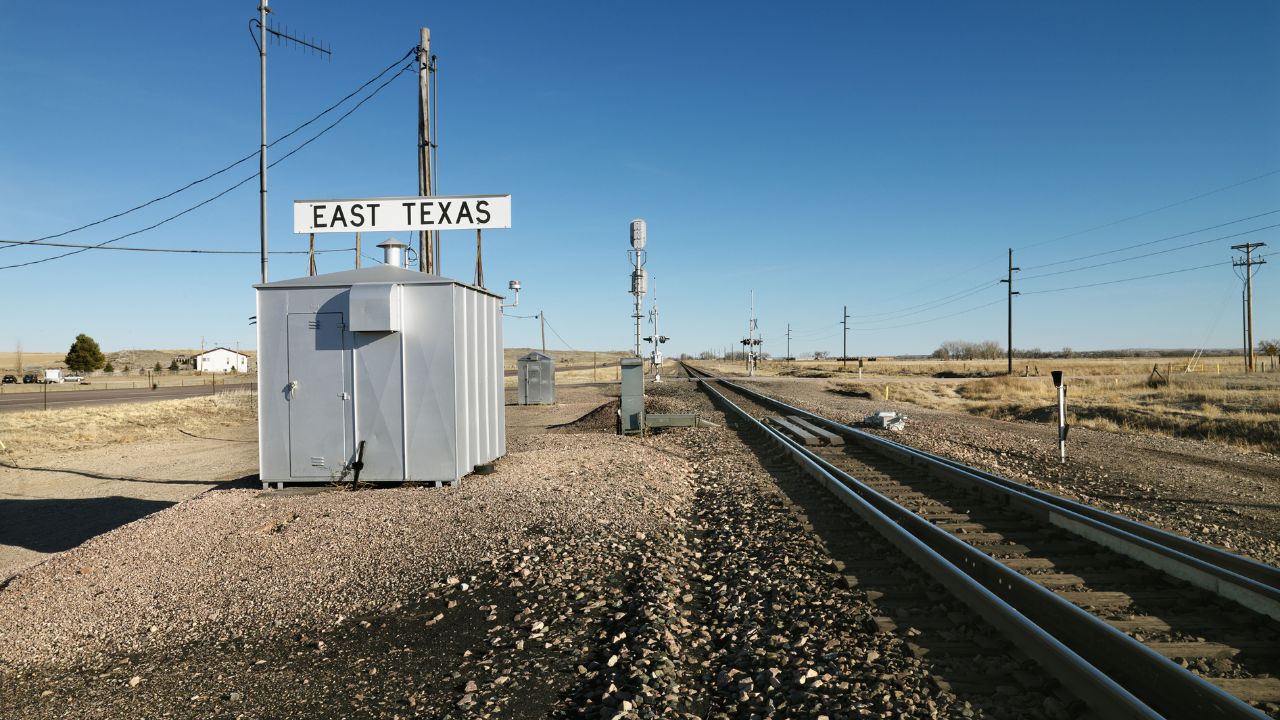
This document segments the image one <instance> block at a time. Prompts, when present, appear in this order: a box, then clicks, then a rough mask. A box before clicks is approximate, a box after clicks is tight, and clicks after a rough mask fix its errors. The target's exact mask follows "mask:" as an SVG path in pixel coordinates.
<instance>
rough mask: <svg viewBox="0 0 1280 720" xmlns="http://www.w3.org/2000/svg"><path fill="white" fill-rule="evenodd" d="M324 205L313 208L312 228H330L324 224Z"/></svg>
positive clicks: (313, 206)
mask: <svg viewBox="0 0 1280 720" xmlns="http://www.w3.org/2000/svg"><path fill="white" fill-rule="evenodd" d="M324 208H325V206H324V205H312V206H311V227H317V228H322V227H329V226H328V225H325V224H324Z"/></svg>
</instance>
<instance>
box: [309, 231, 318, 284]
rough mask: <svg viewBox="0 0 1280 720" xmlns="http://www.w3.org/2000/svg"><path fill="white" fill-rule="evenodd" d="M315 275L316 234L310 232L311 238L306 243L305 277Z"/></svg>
mask: <svg viewBox="0 0 1280 720" xmlns="http://www.w3.org/2000/svg"><path fill="white" fill-rule="evenodd" d="M315 276H316V234H315V233H311V239H310V241H309V243H308V245H307V277H315Z"/></svg>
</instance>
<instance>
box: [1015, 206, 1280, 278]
mask: <svg viewBox="0 0 1280 720" xmlns="http://www.w3.org/2000/svg"><path fill="white" fill-rule="evenodd" d="M1276 213H1280V208H1277V209H1275V210H1268V211H1266V212H1262V213H1258V214H1257V215H1250V216H1248V217H1242V218H1237V219H1235V220H1228V221H1227V222H1224V223H1218V224H1217V225H1209V226H1208V227H1202V228H1199V229H1196V230H1190V231H1187V232H1182V233H1177V234H1175V235H1166V236H1164V237H1162V238H1157V239H1155V240H1147V241H1145V242H1140V243H1134V244H1132V245H1125V246H1124V247H1118V248H1113V249H1111V250H1103V251H1101V252H1096V253H1090V254H1088V255H1077V256H1076V257H1073V258H1067V259H1065V260H1055V261H1053V262H1047V263H1040V264H1039V265H1028V266H1026V267H1024V268H1023V270H1036V269H1039V268H1045V267H1053V266H1056V265H1065V264H1067V263H1073V262H1078V261H1080V260H1091V259H1093V258H1096V257H1102V256H1104V255H1114V254H1116V253H1118V252H1124V251H1125V250H1133V249H1135V248H1140V247H1146V246H1148V245H1156V244H1158V243H1162V242H1168V241H1170V240H1177V239H1178V238H1184V237H1187V236H1189V235H1196V234H1199V233H1202V232H1208V231H1210V230H1217V229H1218V228H1223V227H1226V226H1228V225H1235V224H1236V223H1242V222H1247V221H1249V220H1256V219H1258V218H1261V217H1266V216H1268V215H1274V214H1276ZM1271 227H1274V226H1271ZM1228 237H1231V236H1228ZM1219 239H1220V238H1219ZM1186 247H1190V246H1186Z"/></svg>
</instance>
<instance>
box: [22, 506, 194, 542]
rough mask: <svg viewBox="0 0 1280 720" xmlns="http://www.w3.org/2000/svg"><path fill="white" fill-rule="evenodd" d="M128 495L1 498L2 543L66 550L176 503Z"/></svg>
mask: <svg viewBox="0 0 1280 720" xmlns="http://www.w3.org/2000/svg"><path fill="white" fill-rule="evenodd" d="M173 504H174V503H173V502H170V501H167V500H139V499H137V498H128V497H120V496H113V497H102V498H77V499H70V500H64V499H38V500H23V499H16V500H11V499H0V545H13V546H15V547H23V548H27V549H28V550H34V551H36V552H42V553H55V552H62V551H63V550H70V549H71V548H73V547H76V546H77V545H80V544H81V543H83V542H84V541H86V540H88V539H89V538H92V537H95V536H97V535H101V534H102V533H105V532H108V531H110V530H114V529H116V528H118V527H120V526H121V525H125V524H128V523H131V522H133V521H134V520H137V519H139V518H142V517H146V516H147V515H150V514H151V513H153V512H156V511H157V510H163V509H164V508H167V507H169V506H170V505H173Z"/></svg>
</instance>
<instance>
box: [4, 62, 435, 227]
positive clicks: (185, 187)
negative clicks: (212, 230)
mask: <svg viewBox="0 0 1280 720" xmlns="http://www.w3.org/2000/svg"><path fill="white" fill-rule="evenodd" d="M415 50H417V48H414V49H413V50H410V51H409V52H407V53H405V54H404V55H402V56H401V57H400V58H399V59H398V60H396V61H395V62H393V63H391V64H390V65H388V66H387V67H386V68H385V69H384V70H383V71H382V72H380V73H378V74H377V75H375V76H373V77H372V78H370V79H369V80H368V81H366V82H365V83H364V84H363V85H361V86H360V87H358V88H356V89H355V90H352V91H351V92H350V93H348V94H347V95H346V96H345V97H343V98H342V99H341V100H339V101H337V102H336V103H334V104H332V105H330V106H329V107H327V108H325V109H324V110H322V111H320V112H319V113H318V114H316V115H315V116H313V117H312V118H311V119H310V120H307V121H306V122H304V123H302V124H301V125H299V126H297V127H295V128H294V129H292V130H290V131H289V132H287V133H285V134H284V135H281V136H280V137H278V138H276V139H275V140H273V141H271V143H270V144H269V145H267V147H275V145H276V143H279V142H282V141H284V140H287V139H288V138H289V137H291V136H293V135H294V134H296V133H297V132H298V131H300V130H302V129H303V128H305V127H307V126H308V125H311V124H312V123H314V122H316V121H317V120H319V119H320V118H322V117H324V116H325V115H328V114H329V113H330V112H333V110H334V109H336V108H337V107H338V106H339V105H341V104H343V103H345V102H346V101H348V100H350V99H351V98H352V97H354V96H355V95H356V94H358V93H359V92H360V91H361V90H364V89H365V88H367V87H369V86H370V85H372V84H373V83H374V82H376V81H377V80H378V78H380V77H382V76H383V75H386V74H387V73H388V72H389V71H390V70H391V69H392V68H393V67H395V66H396V65H398V64H399V63H400V62H401V61H403V60H404V58H406V57H408V56H409V55H410V54H412V53H413V52H414V51H415ZM257 154H258V151H257V150H254V151H253V152H251V153H249V154H248V155H245V156H244V157H242V158H240V159H239V160H236V161H235V162H233V163H231V164H230V165H226V166H223V167H222V168H221V169H218V170H215V171H213V172H211V173H209V174H208V175H205V176H204V177H202V178H199V179H197V180H192V181H191V182H189V183H187V184H186V185H183V186H182V187H180V188H178V189H177V190H173V191H171V192H168V193H165V194H164V195H161V196H159V197H155V198H152V199H150V200H148V201H146V202H144V203H142V204H140V205H135V206H133V207H131V208H129V209H128V210H123V211H121V212H118V213H116V214H114V215H108V216H107V217H104V218H102V219H100V220H94V221H93V222H89V223H85V224H84V225H81V226H79V227H74V228H71V229H70V230H63V231H62V232H60V233H54V234H52V235H45V236H44V237H38V238H35V242H37V243H38V242H40V241H42V240H53V239H56V238H60V237H62V236H64V235H70V234H71V233H74V232H79V231H81V230H84V229H86V228H91V227H93V226H95V225H101V224H102V223H104V222H107V221H110V220H115V219H116V218H120V217H124V216H125V215H128V214H129V213H132V212H135V211H137V210H141V209H143V208H145V207H148V206H150V205H154V204H156V203H158V202H160V201H162V200H168V199H169V198H171V197H173V196H174V195H177V194H179V193H181V192H183V191H185V190H189V189H191V188H193V187H195V186H196V185H199V184H200V183H202V182H205V181H206V180H212V179H213V178H215V177H217V176H219V175H221V174H222V173H225V172H227V171H228V170H230V169H231V168H233V167H235V166H237V165H240V164H242V163H244V162H246V161H247V160H249V159H251V158H253V157H254V156H255V155H257ZM255 177H256V175H255ZM10 247H14V245H8V246H6V247H4V248H0V250H4V249H7V248H10ZM55 247H56V246H55Z"/></svg>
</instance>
